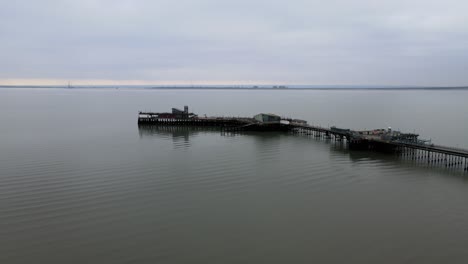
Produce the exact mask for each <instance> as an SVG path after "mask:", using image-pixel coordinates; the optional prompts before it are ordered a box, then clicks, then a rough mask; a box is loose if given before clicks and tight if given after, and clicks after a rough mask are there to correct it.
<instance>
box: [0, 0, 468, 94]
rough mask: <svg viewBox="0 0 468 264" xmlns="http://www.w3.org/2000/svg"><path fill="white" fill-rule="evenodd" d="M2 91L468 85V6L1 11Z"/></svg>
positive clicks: (365, 2) (69, 5) (156, 3)
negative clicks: (67, 86)
mask: <svg viewBox="0 0 468 264" xmlns="http://www.w3.org/2000/svg"><path fill="white" fill-rule="evenodd" d="M0 37H1V38H0V60H1V63H0V84H64V83H66V82H68V81H69V80H70V81H72V82H74V83H77V84H189V83H190V84H262V83H265V84H312V85H319V84H324V85H334V84H340V85H421V86H463V85H468V1H467V0H391V1H386V0H382V1H379V0H357V1H356V0H348V1H338V0H326V1H325V0H322V1H315V0H287V1H274V0H191V1H190V0H177V1H176V0H40V1H39V0H37V1H36V0H14V1H13V0H0Z"/></svg>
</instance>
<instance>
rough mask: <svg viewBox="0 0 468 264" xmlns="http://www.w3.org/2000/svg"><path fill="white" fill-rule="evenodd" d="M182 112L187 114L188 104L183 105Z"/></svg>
mask: <svg viewBox="0 0 468 264" xmlns="http://www.w3.org/2000/svg"><path fill="white" fill-rule="evenodd" d="M184 113H186V114H188V105H186V106H184Z"/></svg>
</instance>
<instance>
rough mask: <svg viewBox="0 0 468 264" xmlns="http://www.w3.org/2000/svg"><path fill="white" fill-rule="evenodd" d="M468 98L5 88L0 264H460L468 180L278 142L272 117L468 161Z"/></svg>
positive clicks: (298, 141) (0, 126)
mask: <svg viewBox="0 0 468 264" xmlns="http://www.w3.org/2000/svg"><path fill="white" fill-rule="evenodd" d="M467 99H468V91H271V90H270V91H245V90H243V91H233V90H229V91H219V90H213V91H209V90H195V91H193V90H187V91H169V90H128V89H127V90H126V89H120V90H112V89H102V90H86V89H0V263H468V250H467V249H466V245H467V244H468V210H467V209H466V208H467V204H468V175H467V174H463V173H462V172H459V171H450V170H443V169H433V168H427V167H425V166H424V165H421V164H414V163H412V162H410V161H405V160H402V159H399V158H398V157H394V156H392V155H385V154H379V153H368V152H359V151H357V152H353V151H349V150H348V149H347V148H346V146H344V145H341V144H340V143H335V142H326V141H324V140H317V139H315V138H313V137H307V136H301V135H288V134H281V133H243V134H232V133H222V132H219V131H208V130H193V129H192V130H191V129H184V128H178V129H175V128H166V129H156V128H145V129H142V128H141V129H139V128H138V126H137V113H138V111H139V110H153V111H167V110H170V108H171V107H181V108H182V107H183V106H184V105H186V104H187V105H189V106H190V107H191V110H192V111H194V112H196V113H199V114H201V115H203V114H207V115H229V116H252V115H254V114H256V113H259V112H272V113H277V114H280V115H282V116H290V117H294V118H301V119H305V120H308V121H309V123H313V124H320V125H323V126H328V125H330V126H331V125H336V126H339V127H349V128H353V129H364V128H367V129H370V128H385V127H388V126H391V127H393V128H394V129H399V130H403V131H408V132H416V133H419V134H421V137H423V138H427V139H429V138H430V139H432V141H433V142H434V143H437V144H444V145H450V146H454V147H457V146H458V147H465V148H468V138H467V135H468V122H467V120H468V119H467V118H468V104H467V103H466V102H467Z"/></svg>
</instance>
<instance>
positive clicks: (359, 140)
mask: <svg viewBox="0 0 468 264" xmlns="http://www.w3.org/2000/svg"><path fill="white" fill-rule="evenodd" d="M138 125H139V126H148V125H150V126H155V125H156V126H191V127H206V128H208V127H210V128H218V129H221V130H224V131H288V132H290V133H294V134H304V135H309V136H313V137H315V138H323V139H326V140H334V141H341V142H343V143H346V144H347V145H348V147H349V149H351V150H367V151H379V152H386V153H393V154H396V155H399V156H400V157H402V158H404V159H408V160H412V161H415V162H418V163H422V164H426V165H429V166H435V167H444V168H448V169H457V170H458V169H461V170H463V171H465V172H468V150H466V149H461V148H453V147H447V146H440V145H434V144H432V143H431V142H429V141H427V140H421V139H418V137H419V135H418V134H415V133H402V132H400V131H393V130H392V129H391V128H387V129H374V130H365V131H359V130H351V129H344V128H337V127H334V126H332V127H330V128H326V127H320V126H313V125H309V124H307V121H305V120H300V119H292V118H282V117H280V116H278V115H275V114H265V113H261V114H258V115H255V116H254V117H216V116H214V117H206V116H205V117H199V116H198V115H196V114H194V113H190V112H189V111H188V107H187V106H185V107H184V110H179V109H177V108H173V109H172V112H170V113H169V112H163V113H158V112H139V115H138Z"/></svg>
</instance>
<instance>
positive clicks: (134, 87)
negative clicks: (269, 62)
mask: <svg viewBox="0 0 468 264" xmlns="http://www.w3.org/2000/svg"><path fill="white" fill-rule="evenodd" d="M1 88H19V89H24V88H53V89H67V90H73V89H138V90H231V91H232V90H253V91H263V90H265V91H272V90H273V91H275V90H278V91H301V90H321V91H327V90H328V91H338V90H340V91H343V90H399V91H403V90H468V86H454V87H439V86H437V87H388V86H375V87H343V86H342V87H340V86H330V87H326V86H324V87H305V86H304V87H287V88H272V87H246V86H132V85H115V86H112V85H96V86H92V85H83V86H79V85H78V86H74V87H67V86H53V85H50V86H44V85H0V89H1Z"/></svg>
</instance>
